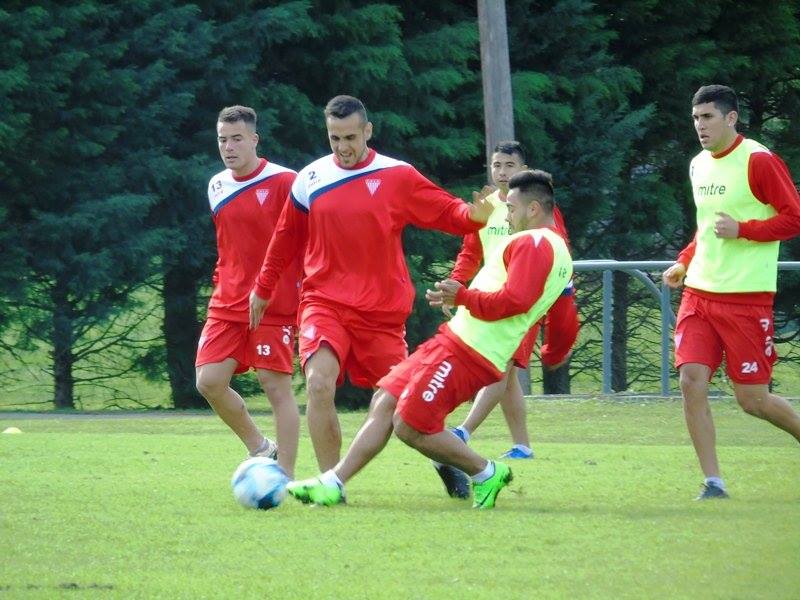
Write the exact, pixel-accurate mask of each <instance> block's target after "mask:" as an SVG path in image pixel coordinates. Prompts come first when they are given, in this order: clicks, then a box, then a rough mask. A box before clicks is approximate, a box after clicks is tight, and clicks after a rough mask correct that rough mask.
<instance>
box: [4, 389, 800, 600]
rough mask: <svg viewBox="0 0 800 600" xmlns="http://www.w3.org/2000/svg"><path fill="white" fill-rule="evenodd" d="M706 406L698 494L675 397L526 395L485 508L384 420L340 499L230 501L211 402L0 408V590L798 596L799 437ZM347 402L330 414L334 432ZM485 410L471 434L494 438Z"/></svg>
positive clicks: (352, 419) (231, 449)
mask: <svg viewBox="0 0 800 600" xmlns="http://www.w3.org/2000/svg"><path fill="white" fill-rule="evenodd" d="M713 408H714V414H715V417H716V422H717V428H718V438H719V439H718V442H719V450H720V457H721V461H722V465H723V469H724V474H725V476H726V478H727V481H728V485H729V490H730V492H731V495H732V499H731V500H729V501H715V502H706V503H698V502H694V501H693V500H692V498H693V497H694V495H695V494H696V492H697V490H698V488H699V484H700V480H701V478H700V475H699V471H698V468H697V465H696V461H695V457H694V453H693V451H692V449H691V447H690V444H689V441H688V436H687V434H686V433H685V429H684V425H683V421H682V412H681V405H680V403H679V402H677V401H669V400H668V401H649V402H646V403H640V402H637V401H633V400H627V401H621V400H604V401H600V400H579V401H575V400H573V401H567V400H546V401H543V400H535V401H532V402H531V411H530V415H529V419H530V428H531V432H532V434H533V436H534V440H535V444H534V447H535V450H536V452H537V458H536V459H535V460H533V461H517V462H514V463H513V465H512V468H513V469H514V472H515V480H514V482H513V483H512V485H511V487H510V488H509V489H507V490H504V492H503V493H502V494H501V495H500V497H499V500H498V506H497V508H496V509H495V510H494V511H475V510H473V509H471V508H470V505H469V504H468V503H465V502H463V501H458V500H452V499H450V498H447V497H445V495H444V493H443V490H442V488H441V484H440V483H439V481H438V479H437V478H436V476H435V474H434V472H433V469H432V468H431V467H430V465H429V464H428V462H427V461H426V460H424V459H423V458H422V457H421V456H419V455H418V454H416V453H415V452H414V451H412V450H411V449H409V448H407V447H405V446H404V445H402V444H401V443H400V442H398V441H396V440H392V442H390V444H389V446H388V447H387V448H386V450H385V451H384V453H383V454H382V455H381V456H379V457H378V459H377V460H376V461H375V462H374V463H373V464H371V465H370V466H368V467H367V469H366V470H365V471H363V472H362V473H361V474H360V475H359V476H358V477H356V478H355V479H354V480H353V481H352V482H350V484H349V485H348V498H349V504H348V505H347V506H337V507H332V508H321V507H309V506H304V505H301V504H299V503H297V502H295V501H294V500H292V499H291V498H289V499H287V500H286V502H285V503H284V504H283V505H281V506H280V507H278V508H277V509H276V510H273V511H268V512H262V511H248V510H245V509H243V508H240V507H239V506H238V505H237V504H236V503H235V502H234V500H233V498H232V496H231V492H230V487H229V477H230V475H231V473H232V472H233V470H234V468H235V467H236V465H237V464H238V462H239V461H240V460H241V459H242V458H243V454H244V453H243V449H242V447H241V446H240V445H239V443H238V441H237V440H236V439H235V438H234V437H233V435H232V434H230V433H229V432H228V431H227V430H226V429H225V428H224V426H223V425H222V423H221V422H220V421H219V420H218V419H217V418H216V417H215V416H213V415H207V414H167V413H158V414H153V413H150V414H146V413H139V414H130V413H116V414H108V413H106V414H102V415H94V416H85V415H71V414H61V415H59V414H50V415H37V414H17V413H0V430H2V429H5V428H6V427H9V426H16V427H19V428H20V429H22V431H23V433H22V434H21V435H0V465H1V466H2V469H0V598H59V597H64V598H75V597H80V598H94V597H97V598H101V597H102V598H162V597H163V598H257V597H268V598H303V597H313V598H420V599H430V598H457V597H482V598H615V599H616V598H743V599H745V598H746V599H750V598H769V599H781V598H786V599H790V598H795V599H796V598H798V590H800V562H799V561H798V557H800V487H799V486H798V483H800V448H798V445H797V443H796V442H795V441H794V440H792V439H791V438H790V437H789V436H788V435H786V434H783V433H782V432H780V431H777V430H775V429H774V428H772V427H771V426H769V425H767V424H765V423H763V422H760V421H758V420H756V419H753V418H752V417H748V416H746V415H745V414H744V413H742V412H741V411H739V410H738V409H737V408H736V407H735V406H734V405H733V403H732V402H730V401H714V403H713ZM462 414H463V413H461V412H460V413H459V414H458V415H456V418H458V417H459V416H461V415H462ZM363 416H364V415H363V413H352V414H344V415H342V426H343V431H344V432H345V437H346V439H347V440H349V439H350V437H352V435H353V434H354V433H355V431H356V429H357V427H358V426H359V425H360V423H361V421H362V419H363ZM258 418H259V420H260V422H262V423H265V424H266V425H267V426H268V428H271V425H270V424H269V419H270V417H269V416H268V415H260V416H259V417H258ZM501 421H502V417H500V416H499V415H492V417H490V420H489V421H487V423H486V424H485V425H484V429H482V430H480V431H479V432H478V435H477V436H476V438H475V439H474V441H473V446H474V447H475V448H476V449H478V450H479V451H482V452H485V453H486V454H489V455H492V456H496V455H498V454H499V453H501V452H502V451H503V450H505V449H506V447H507V444H508V441H507V436H506V432H505V428H504V425H503V424H502V422H501ZM300 450H301V456H300V461H299V465H298V475H300V476H310V475H312V474H314V473H315V472H316V469H315V468H314V466H313V464H312V461H313V459H312V451H311V445H310V442H309V440H308V439H307V438H304V439H302V440H301V449H300ZM78 592H80V593H78Z"/></svg>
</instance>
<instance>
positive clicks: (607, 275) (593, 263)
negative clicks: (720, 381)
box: [573, 260, 800, 396]
mask: <svg viewBox="0 0 800 600" xmlns="http://www.w3.org/2000/svg"><path fill="white" fill-rule="evenodd" d="M673 264H674V261H671V260H644V261H617V260H576V261H574V262H573V267H574V269H575V271H576V272H578V271H602V272H603V393H604V394H612V393H613V392H612V390H611V352H612V346H611V330H612V325H613V316H612V314H613V313H612V310H613V308H614V293H613V286H612V273H611V272H612V271H623V272H624V273H628V274H629V275H631V276H632V277H634V278H635V279H637V280H638V281H641V282H642V283H643V284H644V286H645V288H646V289H647V290H648V291H649V292H651V293H652V294H653V296H655V297H656V298H658V300H659V303H660V307H661V395H662V396H669V373H670V338H671V330H672V325H674V323H675V313H674V312H672V304H671V301H670V300H671V291H672V290H671V288H669V287H668V286H666V285H664V284H663V283H660V285H656V284H655V283H654V282H653V280H652V279H651V278H650V277H648V276H647V274H646V272H651V273H652V272H658V278H659V280H660V278H661V272H662V271H664V270H665V269H666V268H668V267H669V266H671V265H673ZM778 270H779V271H800V261H782V262H779V263H778Z"/></svg>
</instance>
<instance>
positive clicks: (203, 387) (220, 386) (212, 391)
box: [194, 373, 227, 400]
mask: <svg viewBox="0 0 800 600" xmlns="http://www.w3.org/2000/svg"><path fill="white" fill-rule="evenodd" d="M194 385H195V388H197V391H198V392H200V395H201V396H203V398H205V399H207V400H208V399H211V398H216V397H217V396H219V395H220V394H222V393H223V392H224V391H225V388H226V387H227V383H226V382H222V381H218V380H215V379H212V378H210V377H208V376H207V375H205V374H203V373H199V374H198V375H197V377H196V379H195V382H194Z"/></svg>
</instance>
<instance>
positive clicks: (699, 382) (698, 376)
mask: <svg viewBox="0 0 800 600" xmlns="http://www.w3.org/2000/svg"><path fill="white" fill-rule="evenodd" d="M679 381H680V385H681V392H682V393H683V397H684V398H685V399H686V400H687V401H691V399H692V398H694V397H696V395H697V392H703V391H704V390H705V389H706V387H707V386H708V379H707V378H706V376H705V374H704V373H701V372H700V371H698V370H693V369H681V370H680V377H679Z"/></svg>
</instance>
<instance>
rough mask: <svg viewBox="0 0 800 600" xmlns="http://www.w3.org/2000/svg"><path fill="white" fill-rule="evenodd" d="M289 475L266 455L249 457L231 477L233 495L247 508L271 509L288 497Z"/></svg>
mask: <svg viewBox="0 0 800 600" xmlns="http://www.w3.org/2000/svg"><path fill="white" fill-rule="evenodd" d="M287 483H289V477H288V476H287V475H286V473H285V472H284V470H283V469H282V468H281V467H280V465H279V464H278V463H277V462H275V461H274V460H272V459H271V458H266V457H264V456H256V457H254V458H248V459H247V460H245V461H244V462H243V463H242V464H240V465H239V466H238V467H237V469H236V471H235V472H234V473H233V477H231V487H232V488H233V497H234V498H236V501H237V502H238V503H239V504H241V505H242V506H244V507H245V508H260V509H262V510H269V509H270V508H275V507H276V506H278V505H279V504H280V503H281V502H282V501H283V499H284V498H285V497H286V484H287Z"/></svg>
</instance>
